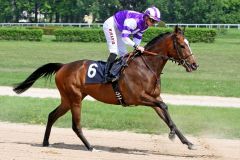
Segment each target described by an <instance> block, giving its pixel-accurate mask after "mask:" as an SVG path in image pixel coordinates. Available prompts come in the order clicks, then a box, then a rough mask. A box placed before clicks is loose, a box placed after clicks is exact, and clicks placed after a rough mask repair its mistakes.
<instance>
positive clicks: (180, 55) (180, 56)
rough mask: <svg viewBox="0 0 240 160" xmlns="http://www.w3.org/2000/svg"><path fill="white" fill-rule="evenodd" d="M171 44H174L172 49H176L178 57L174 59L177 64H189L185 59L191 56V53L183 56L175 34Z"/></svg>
mask: <svg viewBox="0 0 240 160" xmlns="http://www.w3.org/2000/svg"><path fill="white" fill-rule="evenodd" d="M173 46H174V49H175V50H176V52H177V55H178V59H177V60H176V59H175V61H176V62H178V65H183V66H184V65H189V63H188V62H187V59H188V58H189V57H191V56H193V54H192V53H191V54H190V55H188V56H186V57H184V56H183V51H182V47H181V45H180V44H179V43H178V42H177V37H176V35H174V36H173Z"/></svg>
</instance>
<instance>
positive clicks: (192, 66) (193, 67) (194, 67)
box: [191, 63, 199, 71]
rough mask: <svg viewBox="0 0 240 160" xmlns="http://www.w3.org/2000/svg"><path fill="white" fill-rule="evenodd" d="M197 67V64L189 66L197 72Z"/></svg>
mask: <svg viewBox="0 0 240 160" xmlns="http://www.w3.org/2000/svg"><path fill="white" fill-rule="evenodd" d="M198 67H199V65H198V64H197V63H193V64H191V68H192V70H194V71H195V70H197V68H198Z"/></svg>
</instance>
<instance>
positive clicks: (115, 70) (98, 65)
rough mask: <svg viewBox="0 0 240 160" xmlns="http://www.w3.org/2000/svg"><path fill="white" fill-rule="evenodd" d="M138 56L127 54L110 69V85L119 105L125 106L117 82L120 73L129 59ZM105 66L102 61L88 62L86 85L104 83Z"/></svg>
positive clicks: (118, 59)
mask: <svg viewBox="0 0 240 160" xmlns="http://www.w3.org/2000/svg"><path fill="white" fill-rule="evenodd" d="M136 56H138V54H137V53H135V54H131V53H129V54H127V55H126V56H123V57H120V58H117V59H116V60H115V61H114V64H113V65H112V68H111V69H110V77H111V78H112V80H111V82H110V83H111V84H112V86H113V90H114V92H115V95H116V97H117V99H118V101H119V104H121V105H123V106H126V104H125V102H124V100H123V98H122V95H121V93H120V90H119V86H118V80H119V78H120V76H121V73H122V71H123V70H124V69H125V68H126V67H127V66H128V61H129V59H130V58H131V59H133V58H134V57H136ZM105 65H106V62H104V61H88V70H87V74H86V78H85V83H86V84H99V83H104V75H105V74H104V73H105Z"/></svg>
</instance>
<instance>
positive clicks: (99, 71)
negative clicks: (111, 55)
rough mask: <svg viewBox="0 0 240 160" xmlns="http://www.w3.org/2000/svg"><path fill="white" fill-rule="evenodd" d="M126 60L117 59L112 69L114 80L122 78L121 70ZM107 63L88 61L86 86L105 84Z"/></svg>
mask: <svg viewBox="0 0 240 160" xmlns="http://www.w3.org/2000/svg"><path fill="white" fill-rule="evenodd" d="M123 59H124V58H119V59H116V60H115V62H114V64H113V66H112V68H111V69H110V75H111V77H112V79H118V78H119V77H120V73H121V69H122V67H123V66H124V64H125V61H124V60H123ZM105 66H106V62H103V61H88V69H87V74H86V78H85V83H86V84H94V83H103V82H104V75H105Z"/></svg>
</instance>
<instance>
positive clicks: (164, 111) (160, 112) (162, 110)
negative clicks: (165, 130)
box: [153, 102, 195, 150]
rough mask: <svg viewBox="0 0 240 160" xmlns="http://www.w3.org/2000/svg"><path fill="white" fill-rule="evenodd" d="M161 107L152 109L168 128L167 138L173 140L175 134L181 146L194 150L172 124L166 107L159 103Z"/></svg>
mask: <svg viewBox="0 0 240 160" xmlns="http://www.w3.org/2000/svg"><path fill="white" fill-rule="evenodd" d="M160 103H161V106H156V107H153V108H154V110H155V111H156V112H157V114H158V115H159V116H160V117H161V118H162V119H163V121H164V122H165V123H166V124H167V125H168V127H169V128H170V130H171V131H170V133H169V138H170V139H173V138H174V137H175V134H177V136H178V138H179V139H180V141H181V142H182V143H183V144H186V145H187V146H188V149H191V150H192V149H195V147H194V145H193V144H192V143H191V142H190V141H188V140H187V138H186V137H184V136H183V134H182V133H181V132H180V130H179V129H178V128H177V126H176V125H175V124H174V122H173V120H172V119H171V116H170V115H169V112H168V110H167V105H166V104H165V103H163V102H160ZM163 107H164V108H163Z"/></svg>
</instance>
